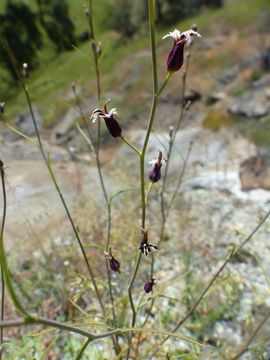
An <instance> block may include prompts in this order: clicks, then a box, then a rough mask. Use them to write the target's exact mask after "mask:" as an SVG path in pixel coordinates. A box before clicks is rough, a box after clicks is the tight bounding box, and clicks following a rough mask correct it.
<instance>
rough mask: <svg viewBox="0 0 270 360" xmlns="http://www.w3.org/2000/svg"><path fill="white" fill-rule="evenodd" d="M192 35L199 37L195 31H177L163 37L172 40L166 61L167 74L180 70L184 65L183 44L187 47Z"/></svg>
mask: <svg viewBox="0 0 270 360" xmlns="http://www.w3.org/2000/svg"><path fill="white" fill-rule="evenodd" d="M194 35H197V36H199V37H201V35H200V34H199V33H198V32H197V31H194V30H188V31H185V32H183V33H181V32H180V31H179V30H177V29H175V30H174V31H173V32H170V33H169V34H167V35H165V36H164V37H163V39H165V38H167V37H172V38H173V40H174V44H173V47H172V49H171V51H170V53H169V56H168V60H167V70H168V71H169V72H175V71H178V70H180V69H181V67H182V66H183V63H184V47H185V44H187V45H189V44H190V43H191V39H192V36H194Z"/></svg>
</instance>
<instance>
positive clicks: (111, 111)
mask: <svg viewBox="0 0 270 360" xmlns="http://www.w3.org/2000/svg"><path fill="white" fill-rule="evenodd" d="M112 115H117V111H116V108H112V109H111V110H110V111H109V112H108V114H107V116H108V117H111V116H112Z"/></svg>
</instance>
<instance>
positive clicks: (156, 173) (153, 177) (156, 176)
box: [149, 151, 166, 183]
mask: <svg viewBox="0 0 270 360" xmlns="http://www.w3.org/2000/svg"><path fill="white" fill-rule="evenodd" d="M165 162H166V160H164V159H162V152H161V151H159V155H158V158H157V159H155V160H152V161H150V162H149V164H152V165H153V169H152V170H151V171H150V173H149V180H150V181H152V182H153V183H156V182H158V181H159V180H160V177H161V168H162V166H163V165H164V164H165Z"/></svg>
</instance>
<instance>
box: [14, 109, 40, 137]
mask: <svg viewBox="0 0 270 360" xmlns="http://www.w3.org/2000/svg"><path fill="white" fill-rule="evenodd" d="M33 113H34V117H35V120H36V123H37V127H38V130H41V124H42V118H41V115H40V113H39V110H38V109H37V108H34V109H33ZM15 127H16V128H17V129H18V130H20V131H21V132H22V133H24V134H25V135H27V136H30V137H31V136H34V135H35V134H36V132H35V128H34V124H33V120H32V116H31V113H30V112H29V111H26V112H23V113H21V114H19V115H18V116H17V118H16V120H15ZM19 137H20V136H19V135H16V136H15V135H14V139H17V138H19Z"/></svg>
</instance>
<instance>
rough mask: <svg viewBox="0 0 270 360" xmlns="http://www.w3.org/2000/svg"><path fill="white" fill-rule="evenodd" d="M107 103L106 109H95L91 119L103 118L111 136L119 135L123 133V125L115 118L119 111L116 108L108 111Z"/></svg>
mask: <svg viewBox="0 0 270 360" xmlns="http://www.w3.org/2000/svg"><path fill="white" fill-rule="evenodd" d="M106 105H107V103H105V105H104V110H101V109H95V110H94V111H93V112H92V115H91V119H93V122H95V121H96V119H97V118H98V117H100V118H103V119H104V121H105V124H106V126H107V129H108V131H109V133H110V134H111V136H113V137H119V136H121V134H122V126H121V125H120V124H119V122H118V121H117V120H116V119H115V118H114V115H117V111H116V109H115V108H113V109H111V110H110V111H108V110H107V106H106Z"/></svg>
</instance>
